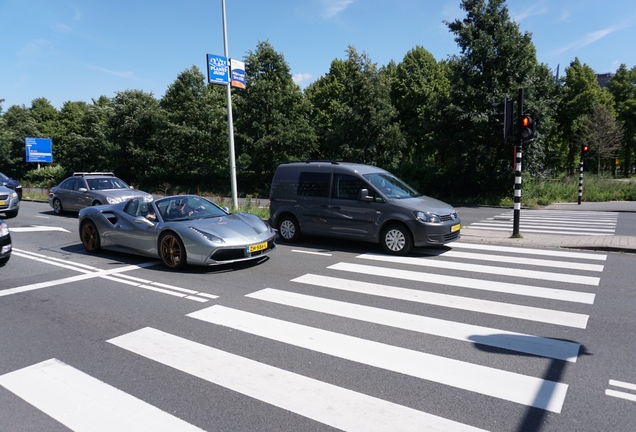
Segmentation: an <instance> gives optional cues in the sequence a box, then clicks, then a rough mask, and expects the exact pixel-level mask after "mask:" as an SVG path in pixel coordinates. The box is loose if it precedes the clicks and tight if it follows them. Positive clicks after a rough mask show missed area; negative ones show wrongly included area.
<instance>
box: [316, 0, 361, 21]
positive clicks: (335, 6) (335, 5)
mask: <svg viewBox="0 0 636 432" xmlns="http://www.w3.org/2000/svg"><path fill="white" fill-rule="evenodd" d="M353 1H354V0H320V3H321V4H322V7H323V11H322V17H323V18H326V19H329V18H333V17H335V16H336V15H338V14H339V13H340V12H342V11H343V10H345V9H346V8H347V7H348V6H349V5H350V4H351V3H353Z"/></svg>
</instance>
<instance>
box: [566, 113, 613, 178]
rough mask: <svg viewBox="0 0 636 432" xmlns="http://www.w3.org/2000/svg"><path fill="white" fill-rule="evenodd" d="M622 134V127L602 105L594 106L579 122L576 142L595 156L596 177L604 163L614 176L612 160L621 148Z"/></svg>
mask: <svg viewBox="0 0 636 432" xmlns="http://www.w3.org/2000/svg"><path fill="white" fill-rule="evenodd" d="M623 132H624V129H623V126H622V125H621V124H620V122H618V121H617V120H616V116H615V114H614V113H613V112H612V111H611V110H610V109H609V108H607V107H606V106H604V105H596V106H595V107H594V108H592V112H591V113H590V114H587V115H585V116H584V117H583V119H582V120H581V125H580V128H579V129H578V131H577V141H578V142H579V143H580V145H583V144H586V145H588V146H589V148H590V152H591V153H594V154H596V156H597V161H596V163H597V174H598V175H600V173H601V165H602V164H603V163H604V162H605V163H609V164H610V165H611V166H612V173H613V174H615V167H616V165H615V164H614V159H615V158H616V157H617V156H618V152H619V150H620V148H621V141H622V140H623ZM579 148H580V146H579Z"/></svg>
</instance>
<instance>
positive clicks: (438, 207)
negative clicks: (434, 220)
mask: <svg viewBox="0 0 636 432" xmlns="http://www.w3.org/2000/svg"><path fill="white" fill-rule="evenodd" d="M394 201H396V202H397V201H399V203H400V204H401V205H403V206H405V207H407V208H409V209H411V210H413V211H422V212H431V213H435V214H440V215H446V214H452V213H455V209H454V208H453V206H452V205H450V204H446V203H445V202H444V201H440V200H438V199H435V198H431V197H429V196H426V195H421V196H419V197H415V198H402V199H395V200H394Z"/></svg>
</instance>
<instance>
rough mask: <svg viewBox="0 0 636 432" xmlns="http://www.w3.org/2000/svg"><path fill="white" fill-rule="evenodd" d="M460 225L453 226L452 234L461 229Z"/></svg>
mask: <svg viewBox="0 0 636 432" xmlns="http://www.w3.org/2000/svg"><path fill="white" fill-rule="evenodd" d="M459 225H460V224H455V225H453V226H452V227H451V232H452V233H454V232H455V231H459V228H460V226H459Z"/></svg>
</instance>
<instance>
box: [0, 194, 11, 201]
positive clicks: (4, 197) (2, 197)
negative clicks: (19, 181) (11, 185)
mask: <svg viewBox="0 0 636 432" xmlns="http://www.w3.org/2000/svg"><path fill="white" fill-rule="evenodd" d="M7 198H9V195H0V200H2V201H4V200H6V199H7Z"/></svg>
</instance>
